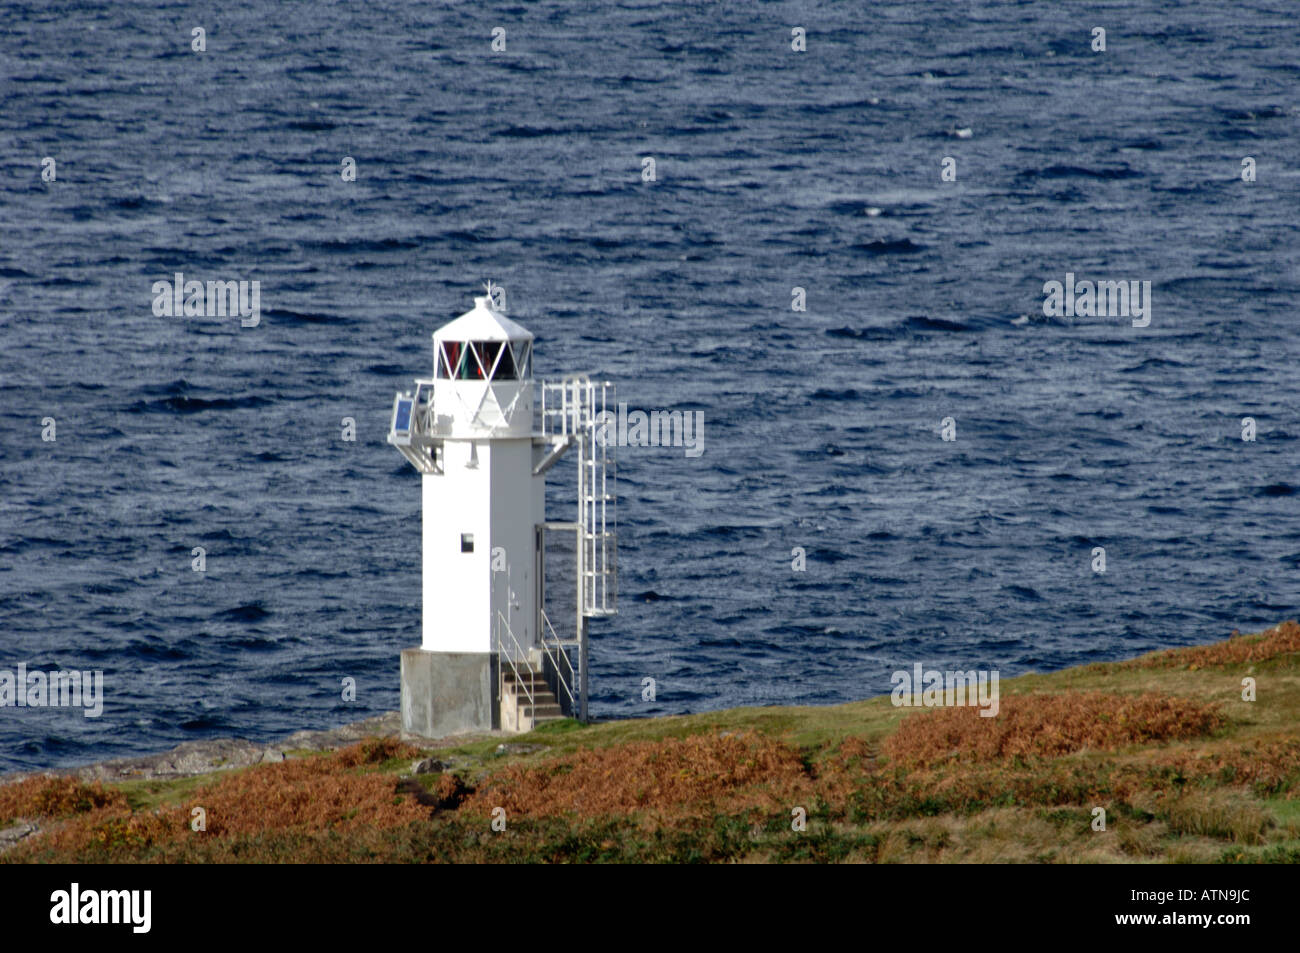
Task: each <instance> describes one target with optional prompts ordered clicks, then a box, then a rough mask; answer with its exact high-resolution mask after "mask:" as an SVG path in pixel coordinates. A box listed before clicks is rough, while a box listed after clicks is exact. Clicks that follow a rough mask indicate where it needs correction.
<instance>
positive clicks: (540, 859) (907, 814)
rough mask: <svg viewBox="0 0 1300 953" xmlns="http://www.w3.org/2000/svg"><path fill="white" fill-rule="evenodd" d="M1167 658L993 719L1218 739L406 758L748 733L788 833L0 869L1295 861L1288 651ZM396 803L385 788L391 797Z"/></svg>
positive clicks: (172, 854) (671, 819)
mask: <svg viewBox="0 0 1300 953" xmlns="http://www.w3.org/2000/svg"><path fill="white" fill-rule="evenodd" d="M1190 651H1191V650H1188V652H1190ZM1181 658H1182V655H1181V654H1180V655H1179V656H1177V657H1176V658H1175V660H1174V664H1167V665H1161V666H1156V667H1148V666H1144V665H1143V664H1142V661H1141V660H1135V661H1133V662H1125V663H1104V664H1096V665H1088V666H1083V667H1079V668H1074V669H1067V670H1064V671H1061V672H1054V673H1046V674H1043V673H1034V674H1029V675H1024V676H1021V677H1019V678H1015V679H1006V680H1003V681H1002V682H1001V685H1000V689H1001V697H1002V700H1003V702H1004V704H1005V701H1006V699H1007V698H1009V697H1015V696H1020V695H1025V696H1032V695H1039V694H1057V695H1059V694H1067V695H1068V694H1072V693H1082V692H1106V693H1111V694H1121V695H1141V694H1144V693H1160V694H1163V695H1176V696H1181V697H1184V698H1189V699H1193V700H1195V701H1197V702H1202V703H1204V702H1215V703H1217V704H1218V705H1219V706H1220V711H1221V712H1222V714H1223V716H1224V722H1223V726H1222V728H1220V729H1218V730H1217V731H1214V732H1211V733H1210V734H1208V735H1205V736H1202V737H1197V738H1193V739H1191V740H1182V741H1177V742H1169V743H1163V744H1148V745H1128V746H1125V747H1121V748H1117V749H1114V750H1102V751H1091V750H1077V751H1073V752H1071V753H1069V754H1066V755H1063V756H1060V757H1052V758H1037V757H1018V758H1015V759H1007V760H1004V761H999V762H996V763H991V764H989V763H984V764H969V763H966V762H963V761H961V760H960V759H958V760H953V761H951V762H944V763H940V764H937V765H931V766H930V767H929V768H928V769H925V770H922V769H915V770H914V769H911V768H905V767H903V766H902V765H897V764H893V763H891V762H889V760H888V759H887V758H882V757H881V756H880V755H879V751H880V747H881V744H882V742H884V741H885V739H887V738H889V737H890V736H891V735H893V734H894V732H895V731H896V730H897V728H898V725H899V723H900V721H901V720H902V719H903V718H907V717H913V716H915V717H925V715H924V714H923V713H922V714H918V713H916V712H915V711H914V710H912V709H900V708H895V707H893V706H892V705H891V703H890V700H889V698H888V696H882V697H879V698H872V699H867V700H864V701H859V702H852V703H849V704H844V705H834V706H826V707H766V708H734V709H728V710H724V711H715V712H704V713H700V714H695V715H684V716H671V717H663V718H645V719H632V720H626V721H618V722H608V723H603V724H594V725H582V724H579V723H578V722H576V721H572V720H564V721H557V722H552V723H548V724H545V725H543V726H541V727H540V728H538V729H537V730H536V731H533V732H531V733H528V734H524V735H515V736H509V737H496V738H490V739H484V740H476V741H472V742H466V743H462V744H453V745H449V746H445V747H438V748H428V749H424V750H422V752H421V756H423V757H434V758H438V759H440V760H443V761H450V762H451V763H452V770H453V771H454V773H455V774H456V775H457V776H458V777H459V778H460V779H461V780H462V781H463V782H464V783H465V784H466V785H467V786H469V787H470V788H474V787H477V786H480V785H483V784H485V783H488V782H490V781H491V780H492V779H493V778H494V777H496V776H499V775H500V774H501V772H503V771H504V770H506V769H508V768H523V769H527V768H530V767H537V766H539V765H544V764H549V763H550V762H552V761H555V760H556V759H569V761H573V760H574V759H579V760H580V759H582V758H583V757H587V756H586V755H584V754H583V752H587V751H590V750H592V749H626V748H627V746H630V745H638V744H642V743H664V742H667V741H668V740H670V739H686V738H693V737H695V736H706V737H708V738H717V737H718V736H720V735H729V734H735V733H748V734H752V735H754V736H759V737H761V738H767V739H776V740H779V741H780V742H781V743H782V744H783V745H785V746H788V747H789V748H791V749H793V750H794V751H795V752H796V753H797V756H798V758H799V759H800V760H801V761H802V763H803V764H804V765H805V766H806V769H807V773H808V778H809V784H810V785H812V787H811V788H810V791H811V792H812V793H810V794H809V796H808V797H806V798H805V799H804V801H805V803H802V804H801V805H800V806H802V807H804V808H805V809H806V811H807V827H806V829H805V830H803V831H795V830H793V829H792V827H791V817H790V814H789V808H788V807H780V808H776V807H773V808H765V809H764V810H756V808H755V804H757V803H759V802H758V801H755V800H753V799H751V801H750V802H748V803H746V804H740V803H739V802H737V803H735V804H733V803H731V801H730V800H729V796H722V797H720V798H718V799H717V801H716V802H709V804H708V807H707V809H699V808H698V806H697V807H683V806H681V805H677V806H669V809H665V810H661V811H657V812H656V811H634V812H631V813H626V814H617V815H612V816H578V815H576V814H567V815H560V816H526V815H523V816H516V817H511V818H510V819H509V822H508V825H507V830H505V831H503V832H496V831H493V830H492V829H491V828H490V826H489V824H488V821H487V819H486V818H484V817H482V816H478V815H476V814H475V813H473V812H472V811H468V810H464V809H462V810H455V809H444V810H439V811H436V812H435V811H432V810H431V811H430V813H429V816H428V817H427V818H426V819H423V820H419V821H413V822H411V823H405V824H401V825H399V826H396V827H392V828H388V829H384V830H369V829H358V830H342V829H334V828H328V829H323V830H307V831H305V830H292V831H290V830H266V831H263V832H261V833H258V834H255V835H244V836H240V837H214V836H207V837H205V836H203V835H195V836H185V837H182V838H180V839H177V840H172V841H162V842H157V841H155V842H151V843H136V842H135V841H132V840H130V839H129V838H117V839H116V840H114V839H112V838H105V840H106V841H107V842H108V843H106V845H103V846H94V845H92V846H89V847H81V848H78V849H77V851H76V852H74V853H73V854H69V853H67V852H63V853H60V852H59V851H57V850H54V849H52V848H46V847H42V839H41V837H39V836H37V837H33V838H29V841H30V842H31V843H26V842H25V843H24V845H23V847H22V849H21V850H14V851H11V852H9V853H8V854H4V855H0V861H12V860H37V861H42V860H45V861H77V862H103V861H132V862H148V861H162V862H285V861H289V862H293V861H299V862H359V861H375V860H380V861H387V862H403V863H405V862H441V861H460V862H510V863H556V862H576V863H620V862H673V863H692V862H700V863H714V862H731V861H742V862H744V861H749V862H791V863H797V862H816V863H827V862H866V863H898V862H916V861H922V862H966V863H980V862H1008V861H1009V862H1025V863H1077V862H1083V863H1089V862H1094V863H1152V862H1166V863H1296V862H1300V767H1297V764H1300V761H1297V762H1294V763H1293V762H1290V761H1288V762H1286V763H1285V764H1279V765H1271V764H1265V763H1263V762H1264V761H1266V760H1267V758H1265V756H1264V755H1262V754H1261V755H1258V756H1256V755H1255V754H1252V752H1256V751H1257V750H1259V751H1263V750H1268V751H1273V752H1276V751H1278V750H1284V751H1288V752H1289V751H1291V750H1292V748H1291V747H1289V746H1292V745H1295V746H1297V747H1296V750H1300V653H1296V652H1294V651H1287V652H1281V653H1279V654H1278V655H1276V656H1275V657H1272V658H1266V659H1264V660H1262V661H1254V662H1248V663H1233V664H1223V665H1216V664H1203V663H1202V662H1198V663H1195V664H1193V663H1190V662H1189V663H1186V664H1183V663H1181V662H1179V661H1178V660H1179V659H1181ZM1197 658H1202V656H1197ZM1247 676H1250V677H1253V678H1255V679H1256V680H1257V692H1258V699H1257V700H1256V701H1254V702H1246V701H1243V700H1242V698H1241V690H1242V689H1241V681H1242V679H1243V678H1245V677H1247ZM846 739H855V740H856V742H855V743H857V742H860V747H859V749H857V750H865V751H868V752H869V755H868V756H867V757H865V758H859V759H858V760H857V761H854V762H852V765H853V766H852V770H853V771H855V772H857V773H856V774H854V775H852V776H849V777H847V779H844V778H842V779H841V781H842V783H839V784H838V785H837V784H836V783H832V781H830V780H827V779H831V778H833V777H834V776H835V775H834V772H835V771H836V770H837V765H840V766H842V765H843V764H845V763H847V762H844V756H843V755H842V754H841V750H840V745H841V743H842V742H844V741H845V740H846ZM502 743H505V744H507V745H510V746H516V745H519V746H537V748H538V750H535V751H526V752H519V751H507V752H504V753H502V752H499V751H498V750H497V749H498V746H499V745H501V744H502ZM1256 746H1270V747H1267V748H1265V747H1260V748H1258V749H1257V748H1256ZM1279 746H1280V747H1279ZM286 755H287V756H289V757H314V758H321V757H331V756H330V755H328V754H322V753H318V752H286ZM412 760H414V759H413V758H410V757H394V758H390V759H388V760H386V761H384V762H382V763H380V764H377V765H366V766H364V771H365V772H367V773H375V774H380V775H390V776H391V777H392V779H393V783H394V788H395V789H396V786H397V783H398V781H399V779H400V778H401V777H402V776H405V775H407V774H408V773H409V771H410V766H411V762H412ZM1288 765H1290V767H1288ZM273 767H274V766H254V767H252V768H247V769H243V770H245V771H258V770H266V769H268V768H273ZM563 770H565V771H567V770H569V769H568V768H565V769H563ZM845 770H847V769H845ZM231 773H232V772H221V773H220V774H221V775H222V776H228V775H230V774H231ZM213 777H214V776H203V777H194V778H179V779H170V780H164V779H156V780H147V781H144V780H131V781H124V782H121V783H119V784H116V785H114V786H115V787H116V788H117V789H118V790H120V791H121V792H122V793H123V794H124V795H125V797H126V800H127V803H128V804H129V805H130V808H131V809H132V810H134V811H135V812H138V813H143V812H150V811H155V810H158V809H166V808H169V807H183V806H185V805H186V804H188V803H190V802H191V800H192V799H193V798H194V796H195V794H196V792H198V791H199V790H201V789H202V788H203V787H204V786H205V785H208V784H210V783H211V782H212V780H213ZM439 780H440V779H439V776H438V775H425V776H421V777H420V778H419V779H418V783H419V784H420V785H421V786H422V787H424V788H425V789H426V790H434V789H435V788H436V786H437V784H438V783H439ZM750 793H751V794H752V793H753V792H750ZM405 796H409V795H403V794H401V793H399V792H396V790H395V797H399V798H400V797H405ZM1096 807H1103V808H1104V809H1105V811H1106V819H1107V824H1106V827H1107V829H1106V830H1105V831H1104V832H1103V831H1096V830H1094V829H1093V827H1092V819H1093V809H1094V808H1096ZM9 820H12V819H9ZM58 823H60V822H49V823H48V824H44V825H43V827H47V826H48V827H50V828H55V827H57V826H58ZM114 830H116V829H114ZM43 833H44V831H43ZM115 836H116V835H115Z"/></svg>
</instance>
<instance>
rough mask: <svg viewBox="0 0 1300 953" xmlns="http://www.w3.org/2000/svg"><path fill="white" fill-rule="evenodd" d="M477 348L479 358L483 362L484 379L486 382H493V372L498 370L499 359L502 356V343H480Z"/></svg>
mask: <svg viewBox="0 0 1300 953" xmlns="http://www.w3.org/2000/svg"><path fill="white" fill-rule="evenodd" d="M475 347H477V348H478V354H479V358H480V359H481V360H482V361H483V377H484V379H485V380H491V379H492V378H493V377H494V376H495V375H494V374H493V373H492V372H493V371H494V370H495V369H496V363H497V358H498V357H500V356H501V342H500V341H480V342H479V343H478V344H476V345H475Z"/></svg>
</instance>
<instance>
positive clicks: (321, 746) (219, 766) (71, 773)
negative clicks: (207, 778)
mask: <svg viewBox="0 0 1300 953" xmlns="http://www.w3.org/2000/svg"><path fill="white" fill-rule="evenodd" d="M401 726H402V716H401V713H400V712H396V711H389V712H385V713H384V714H382V715H372V716H371V717H369V718H363V719H362V720H361V721H354V722H350V723H348V724H346V725H340V726H339V727H337V728H326V729H319V730H316V729H310V728H304V729H302V730H299V731H295V732H293V733H292V734H289V735H286V736H284V737H283V738H280V739H278V740H276V741H272V742H270V743H263V744H258V743H256V742H252V741H249V740H248V739H247V738H208V739H205V740H200V741H182V742H181V743H180V744H178V745H176V746H175V747H174V748H170V749H168V750H166V751H160V752H157V753H155V754H145V755H127V756H125V757H121V758H110V759H108V760H106V761H95V762H92V763H90V764H85V765H80V766H78V767H67V768H45V769H41V770H37V771H13V772H8V773H5V774H0V786H3V785H6V784H14V783H17V782H19V781H23V780H25V779H27V778H34V777H73V778H76V779H77V780H79V781H83V782H92V781H105V782H116V781H139V780H146V781H147V780H152V779H166V780H173V779H176V778H189V777H197V776H199V775H203V774H211V773H213V772H216V771H225V770H234V769H238V768H249V767H252V766H253V765H257V764H270V763H273V762H277V761H284V760H285V759H286V757H291V756H292V752H295V751H335V750H337V749H339V748H343V747H346V746H347V745H350V744H355V743H356V742H358V741H363V740H365V739H367V738H401V737H402V730H401ZM496 734H497V733H496V732H494V733H492V734H491V735H487V734H467V735H456V736H455V737H454V738H450V739H449V738H439V739H423V738H422V739H420V741H421V742H422V743H425V744H434V745H440V744H442V743H444V742H449V741H451V742H460V741H464V742H472V741H478V740H482V739H484V738H487V737H495V735H496ZM500 734H503V735H504V734H505V733H504V732H501V733H500Z"/></svg>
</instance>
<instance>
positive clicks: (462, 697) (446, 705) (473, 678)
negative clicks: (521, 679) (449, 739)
mask: <svg viewBox="0 0 1300 953" xmlns="http://www.w3.org/2000/svg"><path fill="white" fill-rule="evenodd" d="M500 727H501V709H500V706H499V705H498V704H497V657H496V654H495V653H492V652H427V651H425V650H424V649H406V650H404V651H403V652H402V731H403V732H404V733H406V734H410V735H418V736H420V737H422V738H444V737H446V736H447V735H457V734H464V733H466V732H471V731H489V730H492V729H497V728H500Z"/></svg>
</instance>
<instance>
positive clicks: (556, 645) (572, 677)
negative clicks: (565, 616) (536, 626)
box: [538, 608, 578, 718]
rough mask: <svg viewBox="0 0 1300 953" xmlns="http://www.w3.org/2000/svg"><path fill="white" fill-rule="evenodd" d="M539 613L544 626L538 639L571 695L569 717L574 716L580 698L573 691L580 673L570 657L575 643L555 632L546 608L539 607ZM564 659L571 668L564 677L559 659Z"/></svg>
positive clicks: (560, 683) (558, 677)
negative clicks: (566, 676)
mask: <svg viewBox="0 0 1300 953" xmlns="http://www.w3.org/2000/svg"><path fill="white" fill-rule="evenodd" d="M538 614H539V615H540V616H541V619H542V628H541V631H540V632H539V633H538V641H539V642H540V643H541V645H542V651H543V652H544V653H546V657H547V658H549V659H550V660H551V667H552V668H553V669H555V680H556V681H557V682H558V683H559V686H560V688H562V689H564V694H565V695H567V696H568V697H569V717H571V718H572V717H574V715H575V714H576V713H577V711H578V699H577V697H576V696H575V695H574V693H573V686H574V685H576V684H578V673H577V671H576V670H575V669H574V667H573V660H572V659H571V658H569V649H568V647H569V646H570V645H573V644H575V643H573V642H565V641H564V640H562V639H561V638H560V637H559V636H558V635H556V634H555V628H554V626H552V625H551V620H550V619H548V618H547V616H546V610H545V609H542V608H539V609H538ZM547 632H550V634H551V638H550V641H549V642H548V641H547V638H546V633H547ZM560 659H563V660H564V665H565V667H566V668H568V670H569V677H568V678H565V677H564V672H563V671H562V670H561V669H560V662H559V660H560Z"/></svg>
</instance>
